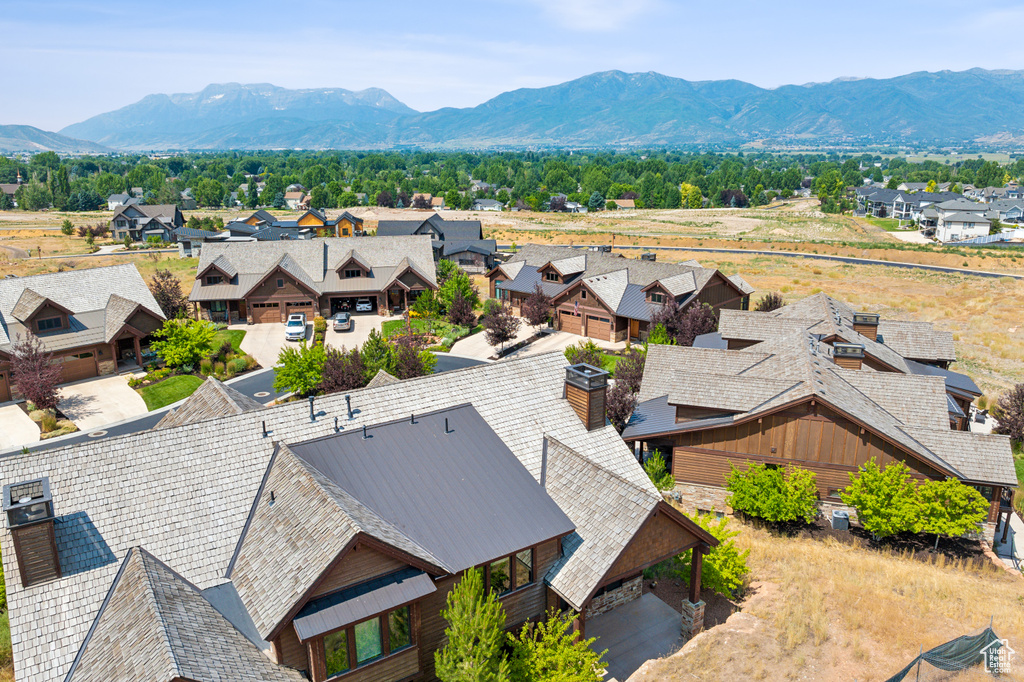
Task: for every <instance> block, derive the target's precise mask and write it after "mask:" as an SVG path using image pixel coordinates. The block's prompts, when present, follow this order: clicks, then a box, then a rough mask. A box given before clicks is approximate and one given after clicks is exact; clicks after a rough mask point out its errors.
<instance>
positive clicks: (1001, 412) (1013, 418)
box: [993, 383, 1024, 443]
mask: <svg viewBox="0 0 1024 682" xmlns="http://www.w3.org/2000/svg"><path fill="white" fill-rule="evenodd" d="M993 413H995V415H996V418H997V419H999V424H997V425H996V428H995V429H993V432H994V433H1000V434H1003V435H1006V436H1009V437H1010V438H1011V439H1013V440H1014V441H1016V442H1018V443H1020V442H1024V383H1022V384H1017V385H1016V386H1014V387H1013V388H1012V389H1010V390H1009V391H1007V392H1006V393H1004V394H1003V395H1002V397H1000V398H999V401H998V402H997V403H996V405H995V406H994V409H993Z"/></svg>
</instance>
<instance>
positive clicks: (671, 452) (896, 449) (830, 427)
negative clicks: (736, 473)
mask: <svg viewBox="0 0 1024 682" xmlns="http://www.w3.org/2000/svg"><path fill="white" fill-rule="evenodd" d="M818 336H819V335H818V334H815V333H810V332H807V331H800V330H796V329H794V330H793V331H791V332H788V333H783V334H781V335H779V336H774V337H773V338H771V339H769V340H766V341H762V342H760V343H757V344H755V345H753V346H750V347H747V348H744V349H742V350H723V349H712V348H696V347H695V348H687V347H680V346H664V345H652V346H650V347H649V348H648V351H647V360H646V363H645V367H644V376H643V381H642V384H641V389H640V395H639V400H640V404H639V405H638V406H637V408H636V410H635V411H634V413H633V416H632V417H631V419H630V422H629V424H628V425H627V427H626V429H625V430H624V431H623V434H622V435H623V438H624V439H625V440H626V441H627V442H629V443H633V444H634V445H636V444H642V445H641V446H639V448H638V449H641V450H642V451H644V450H645V451H648V452H650V451H653V450H659V451H660V452H662V453H665V455H666V459H669V460H670V464H669V466H670V470H671V472H672V475H673V476H674V477H675V481H676V490H677V491H678V492H679V494H680V496H681V498H682V501H683V504H684V505H685V506H688V507H690V508H693V509H699V510H708V511H710V510H712V509H714V510H716V511H724V510H725V509H726V507H727V505H728V502H727V500H728V493H727V491H726V490H725V485H726V478H727V476H728V475H729V473H730V471H731V470H732V468H734V467H735V468H739V469H744V468H745V467H746V465H747V464H748V463H752V464H767V465H769V466H774V467H784V466H787V465H790V464H792V465H796V466H800V467H803V468H805V469H809V470H810V471H812V472H813V473H814V474H815V476H816V480H815V483H816V485H817V492H818V496H819V499H820V502H821V506H822V507H824V509H825V510H826V512H827V511H828V510H831V509H844V510H847V511H851V512H852V511H853V510H850V509H848V508H847V507H845V506H844V505H843V503H842V501H841V499H840V497H839V495H840V493H841V491H842V490H843V489H844V488H845V487H846V486H847V485H848V484H849V482H850V479H849V475H850V474H851V473H855V472H856V471H857V470H858V469H859V468H860V467H861V466H863V465H864V464H866V463H867V462H869V461H871V460H874V461H875V462H877V463H878V464H879V465H880V466H883V467H884V466H886V465H889V464H892V463H894V462H903V463H905V464H906V465H907V466H908V467H909V468H910V470H911V474H912V476H913V478H915V479H917V480H919V481H924V480H940V481H941V480H945V479H947V478H955V479H957V480H960V481H963V482H964V483H966V484H968V485H971V486H974V487H975V488H976V489H977V490H978V491H979V492H980V493H981V495H982V496H983V497H984V498H985V499H986V500H987V501H988V503H989V512H988V515H987V518H986V521H985V523H984V524H983V528H982V529H981V531H982V533H981V534H982V536H983V537H984V538H985V539H986V540H988V541H989V542H992V540H993V536H994V534H995V529H996V525H997V523H998V521H999V520H1000V516H1001V515H1002V514H1004V513H1006V512H1007V511H1008V510H1009V506H1008V502H1006V503H1004V502H1003V499H1004V496H1003V491H1004V490H1007V491H1008V490H1011V489H1013V488H1015V487H1016V486H1017V477H1016V473H1015V472H1014V467H1013V455H1012V452H1011V449H1010V440H1009V438H1008V437H1006V436H994V435H987V434H975V433H970V432H966V431H957V430H954V429H952V428H951V427H950V421H949V419H948V418H947V417H948V407H947V405H948V397H947V394H946V392H945V390H944V388H945V386H944V382H943V380H942V379H941V378H940V377H934V376H923V375H915V374H900V373H891V372H876V371H871V370H869V369H868V368H866V367H865V366H864V365H863V364H862V361H863V355H864V350H865V349H864V347H863V346H862V345H859V344H847V343H838V342H835V343H832V344H831V345H830V344H826V343H824V342H823V341H821V340H819V338H818ZM1004 504H1006V506H1005V507H1004ZM854 515H855V512H854Z"/></svg>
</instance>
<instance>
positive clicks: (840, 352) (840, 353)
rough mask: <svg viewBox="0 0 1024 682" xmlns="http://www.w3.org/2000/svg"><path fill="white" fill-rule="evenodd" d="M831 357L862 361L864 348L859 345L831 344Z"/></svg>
mask: <svg viewBox="0 0 1024 682" xmlns="http://www.w3.org/2000/svg"><path fill="white" fill-rule="evenodd" d="M832 355H833V356H834V357H837V358H861V359H863V357H864V346H863V345H862V344H859V343H835V344H832Z"/></svg>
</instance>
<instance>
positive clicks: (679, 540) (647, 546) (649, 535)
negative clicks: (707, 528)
mask: <svg viewBox="0 0 1024 682" xmlns="http://www.w3.org/2000/svg"><path fill="white" fill-rule="evenodd" d="M695 542H697V536H695V535H694V534H693V533H691V532H690V531H688V530H686V529H685V528H683V527H682V526H681V525H679V524H678V523H676V522H675V521H673V520H672V519H671V518H669V516H668V514H666V513H664V512H660V511H658V512H655V514H654V516H652V517H651V518H649V519H647V522H646V523H645V524H644V525H643V527H642V528H641V529H640V531H639V532H638V533H637V534H636V535H635V536H634V537H633V540H632V541H631V542H630V543H629V545H627V546H626V549H625V550H623V552H622V554H620V555H619V558H618V559H616V560H615V563H614V564H612V567H611V568H610V569H609V570H608V573H607V574H606V575H605V579H604V581H603V582H613V581H615V580H618V579H620V578H622V577H624V576H630V575H635V574H637V573H639V572H640V571H641V570H643V569H644V568H646V567H648V566H651V565H653V564H654V563H656V562H658V561H661V560H662V559H664V558H665V557H667V556H672V555H676V554H679V553H680V552H682V551H683V550H684V549H685V548H686V547H689V546H691V545H693V544H694V543H695Z"/></svg>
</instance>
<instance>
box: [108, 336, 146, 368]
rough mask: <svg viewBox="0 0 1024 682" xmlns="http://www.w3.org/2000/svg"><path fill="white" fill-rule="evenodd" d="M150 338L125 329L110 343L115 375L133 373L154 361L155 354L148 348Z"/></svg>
mask: <svg viewBox="0 0 1024 682" xmlns="http://www.w3.org/2000/svg"><path fill="white" fill-rule="evenodd" d="M149 342H150V337H149V335H148V334H143V333H142V332H140V331H138V330H133V329H127V330H125V331H124V332H123V333H122V334H121V335H120V336H119V337H118V338H116V339H114V341H113V342H111V344H110V347H111V351H112V354H113V357H114V359H115V361H116V362H117V373H118V374H121V373H123V372H134V371H136V370H139V369H142V368H143V367H145V365H146V363H147V362H151V361H153V360H155V359H156V353H155V352H153V351H151V350H150V348H149Z"/></svg>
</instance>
